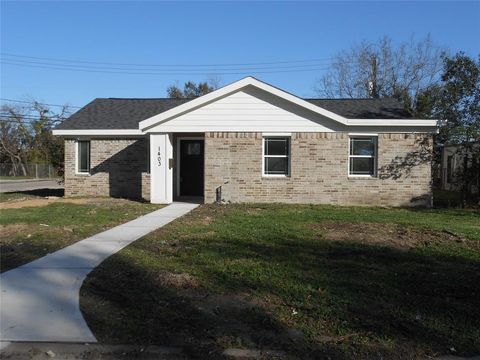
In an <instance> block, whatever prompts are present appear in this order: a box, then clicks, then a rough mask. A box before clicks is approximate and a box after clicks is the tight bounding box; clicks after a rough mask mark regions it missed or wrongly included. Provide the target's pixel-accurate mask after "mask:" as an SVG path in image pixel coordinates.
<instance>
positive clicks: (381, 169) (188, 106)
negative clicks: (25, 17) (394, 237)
mask: <svg viewBox="0 0 480 360" xmlns="http://www.w3.org/2000/svg"><path fill="white" fill-rule="evenodd" d="M436 131H437V121H436V120H421V119H413V118H412V117H411V115H410V114H409V113H408V112H406V111H405V110H404V109H403V107H402V105H401V104H399V103H398V102H397V101H396V100H394V99H359V100H354V99H301V98H299V97H297V96H295V95H292V94H290V93H288V92H286V91H283V90H281V89H279V88H276V87H274V86H271V85H269V84H266V83H264V82H262V81H259V80H257V79H255V78H252V77H246V78H244V79H242V80H239V81H237V82H234V83H232V84H230V85H227V86H225V87H223V88H220V89H218V90H216V91H213V92H211V93H209V94H207V95H204V96H202V97H199V98H196V99H115V98H109V99H95V100H94V101H92V102H91V103H89V104H88V105H86V106H85V107H83V108H82V109H80V110H79V111H78V112H77V113H75V114H73V115H72V116H71V117H70V118H69V119H67V120H65V121H64V122H63V123H62V124H61V125H60V126H58V127H57V128H56V129H55V130H54V134H55V135H59V136H62V137H64V139H65V194H66V196H113V197H142V198H144V199H148V200H150V201H151V202H152V203H171V202H172V201H173V200H174V199H177V198H179V199H181V198H184V197H203V201H204V202H205V203H213V202H215V201H222V202H285V203H325V204H343V205H353V204H356V205H382V206H412V205H427V206H428V205H430V202H431V186H430V182H431V166H430V163H427V162H426V163H421V162H420V163H418V164H417V163H415V166H413V167H412V166H409V164H411V161H410V160H409V159H410V158H411V157H412V156H414V155H415V154H417V153H418V152H419V151H420V150H422V151H427V152H428V153H430V152H431V150H432V140H431V139H432V134H433V133H435V132H436ZM403 159H405V164H406V166H407V167H408V166H409V167H408V171H405V173H404V174H403V173H402V168H403V166H404V164H403ZM392 167H393V168H392ZM393 173H394V174H393Z"/></svg>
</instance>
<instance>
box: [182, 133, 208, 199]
mask: <svg viewBox="0 0 480 360" xmlns="http://www.w3.org/2000/svg"><path fill="white" fill-rule="evenodd" d="M203 144H204V143H203V140H194V139H191V140H190V139H188V140H182V139H180V196H203V174H204V173H203V147H204V146H203Z"/></svg>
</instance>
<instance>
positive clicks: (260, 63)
mask: <svg viewBox="0 0 480 360" xmlns="http://www.w3.org/2000/svg"><path fill="white" fill-rule="evenodd" d="M0 54H2V55H6V56H10V57H17V58H27V59H37V60H52V61H56V62H71V63H83V64H97V65H118V66H158V67H169V66H170V67H171V66H178V67H194V66H198V67H224V66H257V65H275V64H295V63H307V62H321V61H330V60H333V59H334V58H317V59H302V60H285V61H271V62H255V63H223V64H220V63H218V64H138V63H116V62H100V61H85V60H72V59H60V58H50V57H39V56H27V55H18V54H11V53H0Z"/></svg>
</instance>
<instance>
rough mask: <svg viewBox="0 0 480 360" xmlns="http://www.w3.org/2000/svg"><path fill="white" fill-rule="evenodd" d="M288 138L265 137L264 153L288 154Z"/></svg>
mask: <svg viewBox="0 0 480 360" xmlns="http://www.w3.org/2000/svg"><path fill="white" fill-rule="evenodd" d="M288 142H289V139H288V138H266V139H265V155H288Z"/></svg>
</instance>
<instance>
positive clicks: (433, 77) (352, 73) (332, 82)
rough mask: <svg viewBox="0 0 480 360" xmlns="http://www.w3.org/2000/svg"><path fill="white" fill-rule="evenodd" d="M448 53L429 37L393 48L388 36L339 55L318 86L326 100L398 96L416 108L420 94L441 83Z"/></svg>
mask: <svg viewBox="0 0 480 360" xmlns="http://www.w3.org/2000/svg"><path fill="white" fill-rule="evenodd" d="M445 53H446V50H445V49H443V48H440V47H438V46H436V45H435V44H434V43H433V41H432V39H431V38H430V36H427V37H426V38H425V39H423V40H421V41H418V42H417V41H415V40H414V38H412V39H411V40H410V41H409V42H404V43H401V44H399V45H394V44H393V43H392V41H391V39H390V38H388V37H387V36H385V37H383V38H382V39H380V40H379V41H378V42H377V43H370V42H362V43H360V44H358V45H355V46H353V47H352V48H351V49H349V50H344V51H341V52H339V53H338V54H337V55H336V56H335V58H334V60H333V62H332V65H331V69H330V70H329V71H328V72H327V73H326V74H325V75H324V76H323V77H322V78H320V79H319V80H318V81H317V83H316V86H315V89H316V91H317V93H318V94H319V95H320V96H323V97H332V98H338V97H347V98H381V97H396V98H398V99H400V100H402V101H403V102H404V103H405V105H406V107H407V108H410V109H415V103H416V98H417V94H418V93H419V92H420V91H421V90H424V89H426V88H428V87H429V86H431V85H433V84H434V83H436V82H437V81H438V80H439V76H440V72H441V70H442V65H443V59H442V57H443V54H445Z"/></svg>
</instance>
